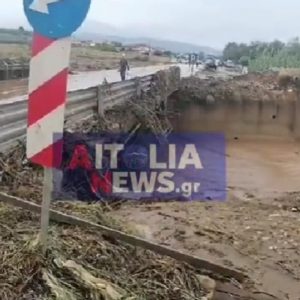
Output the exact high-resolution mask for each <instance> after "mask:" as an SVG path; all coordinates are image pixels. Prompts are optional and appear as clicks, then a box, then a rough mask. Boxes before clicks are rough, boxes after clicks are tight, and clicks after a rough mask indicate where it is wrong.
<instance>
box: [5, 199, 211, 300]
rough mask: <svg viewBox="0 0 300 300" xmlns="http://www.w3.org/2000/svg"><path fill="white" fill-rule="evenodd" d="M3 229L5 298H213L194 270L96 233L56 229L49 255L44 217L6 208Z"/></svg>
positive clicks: (75, 229)
mask: <svg viewBox="0 0 300 300" xmlns="http://www.w3.org/2000/svg"><path fill="white" fill-rule="evenodd" d="M0 227H1V228H2V230H1V231H0V232H1V234H0V241H1V247H0V252H1V253H0V268H1V270H2V271H3V272H1V275H0V282H1V289H0V298H1V299H3V300H12V299H18V300H19V299H53V298H54V299H64V300H65V299H72V300H73V299H93V300H94V299H99V300H100V299H106V300H118V299H120V300H121V299H127V300H129V299H131V300H133V299H149V300H151V299H153V300H159V299H166V300H167V299H174V300H175V299H178V300H184V299H201V297H204V296H205V295H206V294H208V293H207V292H205V291H204V290H203V289H202V287H201V276H200V275H199V274H198V273H197V272H196V270H194V269H193V268H192V267H190V266H187V265H184V264H181V263H178V262H176V261H174V260H172V259H168V258H165V257H160V256H157V255H155V254H153V253H152V252H149V251H145V250H141V249H137V248H134V247H132V246H128V245H125V244H121V243H119V242H117V241H116V240H111V239H109V238H108V237H104V236H102V235H101V233H99V232H95V230H89V229H81V228H78V227H74V226H55V225H52V226H51V227H50V248H49V250H48V252H47V255H46V257H43V256H42V255H41V251H40V249H39V248H38V247H37V244H36V243H35V241H36V237H37V234H38V230H39V218H38V217H36V216H34V215H33V214H32V213H30V212H26V211H24V210H20V209H13V208H10V207H8V206H5V205H2V204H0ZM210 293H211V291H210ZM203 299H209V298H203Z"/></svg>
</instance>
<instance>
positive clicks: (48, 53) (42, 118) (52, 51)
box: [27, 33, 71, 245]
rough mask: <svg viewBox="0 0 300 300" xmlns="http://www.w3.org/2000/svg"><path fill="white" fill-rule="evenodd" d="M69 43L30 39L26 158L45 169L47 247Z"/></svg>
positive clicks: (43, 233) (43, 217) (43, 238)
mask: <svg viewBox="0 0 300 300" xmlns="http://www.w3.org/2000/svg"><path fill="white" fill-rule="evenodd" d="M70 50H71V39H70V38H65V39H57V40H53V39H49V38H46V37H43V36H41V35H39V34H37V33H34V36H33V45H32V59H31V62H30V78H29V102H28V129H27V157H28V158H29V159H30V160H31V162H33V163H36V164H38V165H42V166H44V186H43V206H42V215H41V234H40V241H41V243H42V245H46V241H47V229H48V225H49V210H50V202H51V195H52V190H53V187H52V185H53V172H52V168H59V167H60V164H61V157H62V148H63V129H64V114H65V106H66V93H67V80H68V66H69V57H70Z"/></svg>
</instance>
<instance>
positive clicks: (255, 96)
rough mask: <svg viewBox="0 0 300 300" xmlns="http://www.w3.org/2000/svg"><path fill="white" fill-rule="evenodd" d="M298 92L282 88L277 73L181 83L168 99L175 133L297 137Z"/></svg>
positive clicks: (191, 80)
mask: <svg viewBox="0 0 300 300" xmlns="http://www.w3.org/2000/svg"><path fill="white" fill-rule="evenodd" d="M299 99H300V98H299V90H298V89H297V88H295V87H293V86H290V87H289V89H283V88H281V87H280V85H279V83H278V76H277V75H276V74H270V75H265V76H263V75H247V76H240V77H237V78H234V79H231V80H228V81H224V80H220V79H218V80H217V79H208V80H201V79H198V78H192V79H186V80H183V81H182V84H181V88H180V89H179V91H177V92H175V93H174V94H172V95H171V96H170V97H169V99H168V110H169V111H172V112H173V116H172V118H171V123H172V125H173V127H174V130H175V131H181V132H184V131H219V132H225V133H226V135H227V136H228V137H239V138H241V137H242V136H243V135H255V136H262V137H266V136H268V137H281V138H286V137H297V138H298V137H300V119H299V118H298V116H299V115H300V100H299Z"/></svg>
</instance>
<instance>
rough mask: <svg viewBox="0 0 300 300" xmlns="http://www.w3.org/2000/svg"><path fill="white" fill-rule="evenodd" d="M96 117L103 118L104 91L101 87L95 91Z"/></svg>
mask: <svg viewBox="0 0 300 300" xmlns="http://www.w3.org/2000/svg"><path fill="white" fill-rule="evenodd" d="M97 103H98V115H99V116H100V117H104V90H103V85H99V86H98V90H97Z"/></svg>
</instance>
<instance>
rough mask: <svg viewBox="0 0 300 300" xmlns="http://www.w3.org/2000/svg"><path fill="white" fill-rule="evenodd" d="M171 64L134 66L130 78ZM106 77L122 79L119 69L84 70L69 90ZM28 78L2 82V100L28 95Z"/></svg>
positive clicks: (184, 70) (184, 67) (73, 78)
mask: <svg viewBox="0 0 300 300" xmlns="http://www.w3.org/2000/svg"><path fill="white" fill-rule="evenodd" d="M169 67H170V65H156V66H148V67H139V68H133V69H131V70H130V71H129V78H128V79H130V78H134V77H138V76H139V77H142V76H147V75H150V74H153V73H155V72H157V71H159V70H164V69H168V68H169ZM180 68H181V70H182V75H183V76H188V75H189V68H188V66H187V65H180ZM104 79H106V80H107V81H108V82H118V81H120V74H119V72H118V70H102V71H93V72H82V73H78V74H75V75H70V76H69V81H68V92H72V91H75V90H81V89H87V88H90V87H93V86H97V85H99V84H101V83H102V82H103V80H104ZM27 86H28V80H27V79H20V80H9V81H2V82H0V101H9V102H14V101H19V100H22V99H24V98H25V97H26V95H27Z"/></svg>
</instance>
